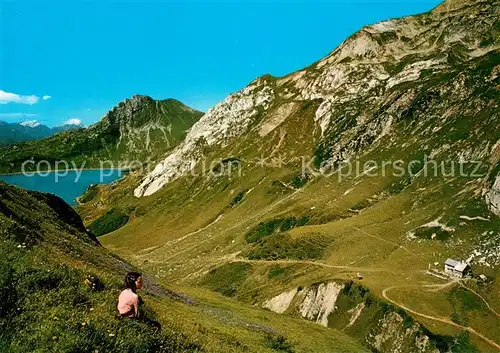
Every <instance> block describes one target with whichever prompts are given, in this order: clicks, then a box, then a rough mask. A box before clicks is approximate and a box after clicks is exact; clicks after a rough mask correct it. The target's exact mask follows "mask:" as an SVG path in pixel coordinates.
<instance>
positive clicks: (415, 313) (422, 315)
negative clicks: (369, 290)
mask: <svg viewBox="0 0 500 353" xmlns="http://www.w3.org/2000/svg"><path fill="white" fill-rule="evenodd" d="M395 288H399V287H398V286H394V287H389V288H385V289H384V290H383V291H382V296H383V297H384V299H386V300H387V301H389V302H391V303H392V304H394V305H396V306H397V307H400V308H401V309H403V310H405V311H407V312H409V313H412V314H414V315H417V316H421V317H423V318H426V319H429V320H433V321H438V322H442V323H444V324H447V325H451V326H454V327H457V328H459V329H462V330H465V331H468V332H470V333H472V334H473V335H475V336H477V337H479V338H481V339H482V340H483V341H485V342H487V343H488V344H490V345H491V346H492V347H495V348H496V349H498V350H500V345H499V344H498V343H496V342H495V341H492V340H490V339H489V338H488V337H486V336H484V335H483V334H481V333H479V332H477V331H476V330H474V329H473V328H472V327H469V326H462V325H459V324H457V323H455V322H453V321H451V320H450V319H448V318H446V317H436V316H432V315H426V314H422V313H419V312H418V311H415V310H412V309H410V308H408V307H407V306H405V305H403V304H400V303H398V302H396V301H394V300H392V299H391V298H389V297H388V296H387V292H388V291H390V290H391V289H395Z"/></svg>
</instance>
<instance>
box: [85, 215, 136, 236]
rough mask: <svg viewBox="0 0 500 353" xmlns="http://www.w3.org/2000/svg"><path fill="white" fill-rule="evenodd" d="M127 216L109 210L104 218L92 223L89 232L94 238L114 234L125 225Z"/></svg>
mask: <svg viewBox="0 0 500 353" xmlns="http://www.w3.org/2000/svg"><path fill="white" fill-rule="evenodd" d="M128 220H129V216H128V215H126V214H125V213H122V212H121V211H119V210H118V209H115V208H113V209H111V210H109V211H108V212H107V213H106V214H105V215H104V216H102V217H101V218H99V219H97V220H96V221H94V222H93V223H92V224H91V225H90V226H89V230H90V231H91V232H92V233H94V234H95V235H96V236H101V235H104V234H107V233H111V232H114V231H115V230H117V229H120V228H121V227H123V226H124V225H125V224H127V222H128Z"/></svg>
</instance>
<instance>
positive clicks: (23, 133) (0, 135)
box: [0, 120, 84, 146]
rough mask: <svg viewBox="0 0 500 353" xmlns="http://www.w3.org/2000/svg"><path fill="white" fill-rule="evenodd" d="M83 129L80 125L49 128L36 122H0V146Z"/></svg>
mask: <svg viewBox="0 0 500 353" xmlns="http://www.w3.org/2000/svg"><path fill="white" fill-rule="evenodd" d="M81 128H84V126H83V125H82V124H64V125H61V126H56V127H53V128H50V127H48V126H45V125H43V124H41V123H40V122H38V121H36V120H27V121H23V122H21V123H7V122H5V121H0V146H7V145H12V144H16V143H21V142H26V141H33V140H38V139H42V138H45V137H49V136H52V135H55V134H58V133H60V132H62V131H69V130H74V129H81Z"/></svg>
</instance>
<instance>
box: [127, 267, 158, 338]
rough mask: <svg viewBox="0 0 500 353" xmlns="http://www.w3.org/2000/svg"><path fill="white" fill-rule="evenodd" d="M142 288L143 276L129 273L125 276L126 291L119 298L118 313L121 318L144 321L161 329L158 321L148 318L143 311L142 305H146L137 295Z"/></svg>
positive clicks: (137, 273)
mask: <svg viewBox="0 0 500 353" xmlns="http://www.w3.org/2000/svg"><path fill="white" fill-rule="evenodd" d="M141 288H142V274H140V273H139V272H129V273H127V275H126V276H125V289H124V290H123V291H122V292H121V293H120V296H119V297H118V313H119V318H120V319H121V318H130V319H138V320H142V321H144V322H146V323H148V324H149V325H151V326H153V327H156V328H157V329H161V325H160V323H159V322H158V321H154V320H151V319H149V318H148V317H146V315H145V314H144V311H143V310H141V305H142V304H143V303H144V302H143V301H142V298H141V297H140V296H139V295H138V294H137V290H138V289H141Z"/></svg>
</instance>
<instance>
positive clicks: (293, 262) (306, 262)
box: [230, 258, 391, 272]
mask: <svg viewBox="0 0 500 353" xmlns="http://www.w3.org/2000/svg"><path fill="white" fill-rule="evenodd" d="M230 262H232V263H235V262H239V263H249V264H252V263H257V264H279V265H297V264H298V265H312V266H320V267H326V268H334V269H339V270H349V271H363V272H391V271H388V270H386V269H379V268H369V267H353V266H343V265H329V264H326V263H324V262H319V261H310V260H248V259H244V258H235V259H232V260H231V261H230Z"/></svg>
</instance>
